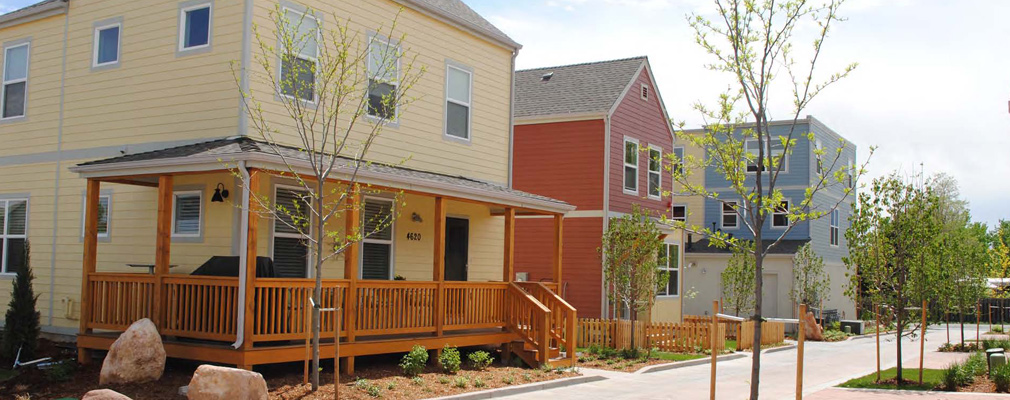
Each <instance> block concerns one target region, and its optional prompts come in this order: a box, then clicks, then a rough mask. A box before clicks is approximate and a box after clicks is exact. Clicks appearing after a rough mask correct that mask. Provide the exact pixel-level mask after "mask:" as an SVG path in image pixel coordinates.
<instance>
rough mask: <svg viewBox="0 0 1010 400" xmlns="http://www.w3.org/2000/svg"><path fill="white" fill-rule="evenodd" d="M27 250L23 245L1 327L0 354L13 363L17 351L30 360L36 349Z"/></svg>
mask: <svg viewBox="0 0 1010 400" xmlns="http://www.w3.org/2000/svg"><path fill="white" fill-rule="evenodd" d="M30 255H31V249H30V246H29V245H28V243H25V269H24V270H21V271H18V274H17V276H16V277H15V278H14V288H13V289H12V290H11V301H10V303H8V305H7V314H6V315H5V316H4V328H3V355H4V356H5V357H8V358H9V359H11V360H13V359H14V357H17V353H18V349H19V348H20V349H21V359H23V360H24V359H28V360H30V359H32V358H33V357H34V356H35V351H36V350H37V349H38V346H39V312H38V310H37V309H36V308H35V303H36V302H38V300H39V296H38V295H37V294H35V290H34V289H33V288H32V281H33V280H35V274H33V273H32V266H31V257H30Z"/></svg>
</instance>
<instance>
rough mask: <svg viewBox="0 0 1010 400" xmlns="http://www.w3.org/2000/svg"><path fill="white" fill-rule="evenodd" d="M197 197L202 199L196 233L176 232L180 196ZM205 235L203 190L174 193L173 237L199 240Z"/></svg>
mask: <svg viewBox="0 0 1010 400" xmlns="http://www.w3.org/2000/svg"><path fill="white" fill-rule="evenodd" d="M194 194H195V195H197V196H198V197H199V199H200V208H199V211H200V213H199V214H198V215H197V225H196V227H197V228H196V233H176V232H175V217H176V215H175V212H176V210H177V208H176V205H177V204H178V201H179V196H180V195H182V196H189V195H194ZM202 235H203V191H202V190H180V191H175V192H172V237H174V238H198V237H201V236H202Z"/></svg>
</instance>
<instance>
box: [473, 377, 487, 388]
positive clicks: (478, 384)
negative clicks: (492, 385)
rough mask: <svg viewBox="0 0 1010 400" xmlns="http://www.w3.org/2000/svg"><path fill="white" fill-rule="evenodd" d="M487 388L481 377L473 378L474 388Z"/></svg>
mask: <svg viewBox="0 0 1010 400" xmlns="http://www.w3.org/2000/svg"><path fill="white" fill-rule="evenodd" d="M485 386H487V384H485V383H484V380H483V379H480V377H479V376H478V377H476V378H473V387H475V388H482V387H485Z"/></svg>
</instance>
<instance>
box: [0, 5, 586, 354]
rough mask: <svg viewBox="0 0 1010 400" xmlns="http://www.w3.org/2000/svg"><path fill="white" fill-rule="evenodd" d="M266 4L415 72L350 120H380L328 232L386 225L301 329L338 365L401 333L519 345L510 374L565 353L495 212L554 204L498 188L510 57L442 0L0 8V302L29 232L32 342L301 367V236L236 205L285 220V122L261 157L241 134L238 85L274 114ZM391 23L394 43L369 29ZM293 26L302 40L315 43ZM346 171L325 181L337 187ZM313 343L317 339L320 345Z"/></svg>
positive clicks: (346, 266)
mask: <svg viewBox="0 0 1010 400" xmlns="http://www.w3.org/2000/svg"><path fill="white" fill-rule="evenodd" d="M274 13H280V14H281V15H283V17H284V18H285V19H287V20H288V21H292V20H299V21H301V24H303V27H307V28H318V29H319V30H320V31H324V32H325V31H326V30H327V29H333V28H334V27H336V26H337V25H338V23H343V22H345V21H346V22H347V23H348V24H349V25H348V28H349V30H350V32H351V33H356V34H357V36H354V37H355V38H357V39H356V40H359V43H353V44H352V45H351V46H350V48H351V49H353V50H354V51H369V52H370V51H375V50H373V49H376V48H384V47H386V48H388V46H398V47H399V48H402V49H403V51H404V52H405V53H406V54H404V57H405V58H406V59H413V60H415V62H416V63H417V64H419V65H418V67H424V68H425V69H426V73H425V74H424V75H423V76H422V77H421V78H420V80H419V81H418V82H417V83H416V85H414V88H413V89H412V90H413V92H412V93H411V96H414V97H416V99H417V100H416V102H414V103H413V104H412V105H411V107H410V109H409V110H404V111H403V112H388V111H389V110H383V111H387V112H379V109H377V108H376V109H373V108H369V113H370V115H368V116H366V117H365V118H363V119H362V121H360V124H359V125H358V128H357V130H356V131H354V132H353V135H352V140H357V139H360V138H363V137H364V135H366V132H367V131H368V129H369V128H368V127H367V125H368V124H374V123H379V122H380V121H381V119H383V118H386V119H388V121H386V122H388V123H389V124H388V126H387V127H386V128H385V130H384V132H383V134H382V135H381V136H380V137H378V138H377V139H376V141H375V143H374V145H373V150H372V151H371V152H370V153H368V155H367V158H368V160H369V161H372V162H374V163H373V164H369V165H368V166H367V167H365V168H364V169H363V170H362V171H361V172H360V173H359V174H358V181H359V182H360V183H363V184H367V185H369V187H370V189H371V190H370V191H369V192H368V193H367V195H364V196H363V195H361V194H360V193H358V192H355V193H353V194H352V197H353V198H354V201H356V202H358V203H359V204H361V207H360V208H357V207H356V208H353V209H351V210H348V211H347V212H344V213H342V214H341V215H339V217H338V218H337V220H335V221H333V222H332V226H328V227H327V228H333V229H334V230H335V231H341V230H342V232H348V231H350V230H352V229H357V228H358V227H361V226H362V225H364V226H365V229H367V228H368V225H367V224H368V223H369V222H368V221H375V220H377V219H381V218H382V217H383V216H387V215H396V216H397V217H396V219H395V221H394V222H393V223H392V224H391V226H389V227H386V228H384V229H382V230H381V232H378V233H377V234H375V235H372V236H370V237H368V238H366V239H365V240H363V241H362V242H360V243H356V244H354V245H352V246H350V248H349V249H348V250H347V251H346V252H344V253H343V254H342V255H341V256H340V257H336V258H334V259H331V260H329V261H327V262H326V264H325V267H324V272H323V275H324V276H323V278H324V281H323V282H324V283H323V299H322V302H323V304H320V305H319V306H321V307H327V308H332V307H338V306H339V307H342V310H343V311H342V314H341V315H340V318H339V319H338V318H335V317H336V316H335V315H334V314H332V313H330V314H324V316H323V320H322V330H323V337H324V338H332V337H333V336H334V334H335V331H336V334H338V335H339V336H340V337H341V340H342V342H343V344H342V345H341V346H340V348H341V352H342V353H341V354H342V356H343V357H346V360H344V361H345V362H346V363H345V365H346V366H347V367H348V369H353V357H354V356H356V355H366V354H375V353H383V352H397V351H407V350H409V348H410V347H411V346H412V345H413V344H422V345H425V346H427V347H429V348H440V347H441V346H442V345H443V344H445V343H452V344H453V345H475V344H499V343H500V344H510V343H512V342H513V341H516V340H519V341H526V342H527V343H531V344H532V343H535V344H536V348H537V349H538V351H535V352H528V351H525V350H522V346H519V347H518V348H517V350H516V352H517V353H521V354H519V355H520V356H524V357H535V358H536V359H535V360H534V361H533V362H532V363H536V362H545V361H546V360H547V358H546V357H547V356H548V354H549V353H550V354H551V355H555V354H557V352H556V350H550V348H555V349H556V348H558V347H562V345H564V344H565V343H568V345H567V347H568V348H574V344H573V343H570V342H566V340H568V337H567V336H563V337H562V338H561V339H559V338H556V337H554V336H551V337H549V338H548V335H549V334H550V333H549V332H555V333H557V332H561V331H563V330H565V327H556V326H553V325H550V326H544V325H543V324H537V323H533V322H530V321H526V322H523V321H519V320H517V318H541V317H544V319H538V320H537V321H551V322H550V323H561V324H564V323H565V322H563V321H565V319H566V318H567V317H560V318H546V317H545V316H546V315H548V314H549V313H551V312H554V313H565V312H569V311H571V313H569V314H566V315H568V316H569V317H571V316H573V314H574V310H567V309H561V308H558V307H560V306H559V305H558V304H561V303H559V302H557V301H556V299H557V296H556V295H554V294H553V293H551V292H550V290H548V289H547V287H548V286H544V285H530V284H524V285H522V286H520V285H517V284H515V283H513V282H512V277H513V276H514V274H513V273H512V268H513V265H514V262H515V261H514V260H515V255H514V250H513V246H512V240H513V238H514V235H515V218H514V217H515V215H516V214H517V213H518V214H524V215H526V214H535V215H540V216H543V217H545V218H548V219H551V220H553V221H554V225H555V226H556V227H557V229H558V230H559V231H560V229H561V225H562V216H563V214H564V213H566V212H568V211H571V210H572V209H573V208H574V207H572V206H570V205H568V204H566V203H564V202H562V201H558V200H554V199H551V198H548V197H544V196H539V195H534V194H530V193H527V192H522V191H518V190H513V189H512V188H510V186H509V174H510V172H509V169H510V164H509V163H510V145H511V122H510V121H511V112H510V110H511V100H512V80H513V77H514V76H513V72H514V60H515V56H516V54H517V52H518V50H519V48H520V46H519V45H518V44H517V43H516V42H514V41H513V40H512V39H510V38H509V37H508V36H507V35H505V34H504V33H502V32H501V31H500V30H498V29H497V28H495V27H494V26H493V25H491V24H490V23H489V22H488V21H487V20H485V19H484V18H482V17H481V16H480V15H478V14H477V13H476V12H474V11H473V10H472V9H470V8H469V7H467V6H466V5H465V4H464V3H463V2H462V1H459V0H396V1H392V0H381V1H369V2H358V1H351V0H337V1H323V0H183V1H165V0H158V1H143V2H139V1H130V0H102V1H98V0H46V1H42V2H40V3H38V4H35V5H32V6H30V7H27V8H25V9H21V10H17V11H14V12H11V13H8V14H5V15H2V16H0V45H2V49H0V50H2V53H0V62H2V65H3V81H2V85H3V87H2V97H0V103H2V107H0V109H2V116H0V141H2V142H3V143H4V146H2V147H0V246H2V247H0V260H2V264H0V304H4V305H5V304H7V302H8V300H9V295H10V293H9V292H10V289H9V287H10V285H9V283H7V284H4V283H3V282H5V281H6V282H9V280H10V279H11V277H12V276H14V275H15V274H17V273H18V272H19V271H23V270H24V268H25V258H24V251H23V249H24V248H25V247H26V244H27V243H28V242H31V268H32V271H33V273H34V274H35V276H36V280H35V290H36V293H39V295H40V298H39V302H38V306H39V311H40V312H41V316H42V326H43V327H42V329H43V330H44V331H45V332H47V333H50V334H61V335H76V338H77V344H78V347H79V349H80V354H79V355H80V360H81V361H82V362H87V361H89V360H90V350H91V349H107V348H108V347H109V345H111V343H112V342H113V341H114V340H115V338H116V337H117V335H118V333H119V332H122V331H123V330H125V329H126V328H127V327H128V326H129V325H130V324H131V323H133V322H134V321H136V320H138V319H140V318H150V319H151V320H152V321H153V322H154V323H155V324H156V325H157V326H158V328H159V330H160V331H161V332H162V334H164V335H165V336H166V341H165V343H166V344H165V346H166V350H167V352H168V355H169V356H170V357H181V358H189V359H195V360H203V361H212V362H218V363H226V364H235V365H239V366H242V367H245V368H251V367H252V366H253V365H256V364H265V363H273V362H284V361H292V360H300V359H302V358H303V357H304V352H303V351H302V350H300V346H299V343H300V342H299V341H301V340H304V339H305V337H306V330H307V327H308V319H307V317H306V315H307V311H308V307H309V305H308V297H309V295H310V293H311V291H312V287H313V282H314V279H312V278H315V276H314V273H313V272H312V270H311V269H310V268H309V264H310V259H309V258H310V255H309V254H310V253H309V252H308V250H307V248H306V245H305V243H306V241H305V240H303V239H304V238H303V237H300V236H299V234H298V233H297V232H292V231H291V230H290V229H289V228H287V226H286V225H285V224H283V223H279V222H278V221H274V220H271V219H267V218H264V217H263V216H262V215H260V214H259V213H256V212H254V211H251V208H253V207H254V205H253V204H252V202H250V198H252V196H257V198H268V199H271V201H272V202H273V204H285V203H286V204H288V206H289V207H290V206H291V205H293V204H294V203H295V202H297V201H299V200H298V199H299V198H300V197H299V196H298V193H297V191H298V190H299V189H298V186H297V185H292V184H291V183H292V181H291V180H290V176H281V174H278V173H276V171H288V169H289V167H290V168H294V169H295V170H296V171H305V170H306V169H307V168H308V166H307V161H306V160H305V158H304V153H302V152H300V151H299V150H298V148H297V147H296V146H298V144H299V143H300V142H299V139H298V137H297V136H296V135H295V134H293V132H294V130H293V129H291V130H285V129H283V128H282V129H281V130H280V131H279V132H277V133H276V134H275V135H274V136H275V138H276V139H277V140H279V141H280V142H281V147H280V148H275V147H273V146H269V145H267V144H266V143H264V142H263V138H262V137H261V135H258V134H257V132H256V130H255V129H254V127H253V123H252V121H251V119H250V116H249V115H248V113H247V111H246V110H245V109H244V102H243V98H242V92H241V91H240V89H241V90H244V91H248V92H249V93H252V94H253V95H254V96H257V97H258V98H259V100H260V101H261V102H262V104H261V106H262V107H263V109H264V110H265V111H266V112H265V113H264V115H265V118H268V119H270V122H272V123H273V125H274V126H278V127H285V126H289V125H290V123H289V121H288V120H285V118H289V117H288V116H286V114H285V113H284V112H283V110H282V104H281V101H280V100H278V99H277V98H276V97H275V91H274V88H273V87H272V86H271V85H270V84H269V83H267V82H265V81H264V80H262V79H254V77H255V76H256V73H257V72H259V73H262V71H257V68H259V66H258V64H257V61H256V60H258V58H257V57H262V56H263V55H262V54H260V53H259V50H260V47H259V46H258V45H257V38H258V37H265V39H264V40H266V41H268V42H270V43H273V41H274V35H275V33H274V32H273V27H274V24H273V22H272V18H274V17H273V15H274ZM397 15H399V21H398V22H399V23H398V24H397V28H396V29H397V30H396V31H395V32H394V33H395V34H396V35H395V37H399V35H400V34H405V35H406V36H405V39H404V42H396V41H393V40H390V39H388V38H384V37H381V35H379V34H376V33H375V32H376V30H377V29H379V28H380V26H386V27H389V26H390V24H391V23H392V21H393V20H394V18H395V17H396V16H397ZM260 35H263V36H260ZM307 37H308V38H309V39H306V40H309V41H311V43H310V45H306V46H305V47H303V49H301V50H304V49H305V48H327V47H329V48H330V49H333V47H334V46H335V45H336V44H335V43H332V42H331V41H330V40H328V38H330V37H332V36H331V35H329V34H321V35H318V37H317V38H315V39H312V38H311V35H309V36H307ZM299 55H301V53H299ZM267 58H268V59H269V58H270V57H267ZM280 59H281V58H280V57H279V56H278V57H277V59H276V61H274V63H276V64H277V65H274V67H275V68H276V69H281V70H282V69H283V68H284V66H283V65H280V63H281V61H280ZM359 59H360V60H366V59H368V57H361V58H359ZM315 61H316V58H315V57H314V56H313V54H306V55H305V58H304V59H302V58H299V61H298V62H304V63H307V64H308V65H311V63H312V62H315ZM360 67H361V68H363V69H366V66H364V65H362V66H360ZM399 74H400V71H398V70H397V71H396V72H395V74H391V75H393V78H394V79H387V81H386V82H384V84H390V82H393V83H394V84H395V81H396V79H395V78H396V77H397V76H398V75H399ZM387 78H389V77H388V76H387ZM297 79H299V80H302V81H304V83H306V84H305V85H304V86H303V89H304V88H309V89H308V92H305V91H298V92H293V93H288V92H283V93H282V94H283V95H285V96H298V97H301V96H305V97H302V98H303V99H304V101H305V103H306V104H309V105H312V103H313V97H312V96H311V95H306V93H311V90H314V89H313V86H312V82H314V77H312V76H311V74H307V75H305V76H303V75H299V76H298V77H297ZM366 86H368V85H364V84H363V85H362V86H361V87H360V90H361V93H362V94H363V95H364V94H365V93H366V91H367V90H368V89H369V88H368V87H366ZM282 156H284V158H285V159H286V161H282ZM402 160H407V161H402ZM345 167H346V166H338V168H337V173H336V174H335V175H334V179H333V180H332V181H329V182H326V185H327V189H328V190H329V189H333V190H342V189H341V188H345V187H346V186H347V185H348V184H349V182H348V179H349V175H348V171H347V170H346V168H345ZM341 168H344V169H341ZM238 177H241V179H240V178H238ZM242 182H249V183H248V184H247V185H243V184H242ZM229 193H230V196H229V195H228V194H229ZM394 193H403V201H402V203H401V202H395V203H394V201H393V194H394ZM394 209H395V210H396V212H393V210H394ZM558 245H559V246H560V244H558ZM555 253H556V255H555V257H554V258H553V260H552V261H551V262H552V263H553V264H555V265H557V266H558V268H556V269H555V271H556V272H555V273H556V274H560V273H561V269H560V265H561V258H560V257H561V252H560V251H556V252H555ZM208 275H211V276H208ZM213 275H216V276H213ZM394 278H396V280H394ZM4 285H6V287H4ZM552 288H553V287H552ZM524 291H525V292H529V293H532V294H534V297H531V296H527V295H525V294H524ZM519 309H522V310H526V311H527V312H525V313H518V312H509V310H513V311H514V310H519ZM337 320H340V321H341V323H340V324H339V325H338V324H337V323H336V321H337ZM390 335H393V336H390ZM332 349H333V341H332V340H329V341H324V346H323V349H322V353H323V354H332ZM571 355H574V352H571Z"/></svg>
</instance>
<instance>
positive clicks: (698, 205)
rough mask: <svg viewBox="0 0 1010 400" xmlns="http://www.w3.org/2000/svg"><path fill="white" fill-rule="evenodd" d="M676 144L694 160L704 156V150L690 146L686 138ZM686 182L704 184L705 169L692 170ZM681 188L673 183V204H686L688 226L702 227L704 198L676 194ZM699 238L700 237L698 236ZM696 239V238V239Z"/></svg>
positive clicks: (703, 222)
mask: <svg viewBox="0 0 1010 400" xmlns="http://www.w3.org/2000/svg"><path fill="white" fill-rule="evenodd" d="M677 146H678V147H679V146H683V147H684V155H685V157H694V158H695V159H696V160H701V159H703V158H704V157H705V150H704V149H702V148H700V147H697V146H692V145H691V143H690V142H688V141H687V140H678V141H677ZM688 183H690V184H691V185H704V184H705V171H704V170H700V171H694V172H693V173H692V175H691V176H690V177H688ZM682 189H683V188H682V187H681V185H680V184H674V189H673V193H674V204H683V205H687V214H688V215H687V224H688V226H693V227H698V228H699V229H700V228H704V225H705V199H704V198H703V197H701V196H688V195H678V194H679V193H681V192H680V191H681V190H682ZM698 239H700V238H698ZM698 239H696V240H698Z"/></svg>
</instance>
